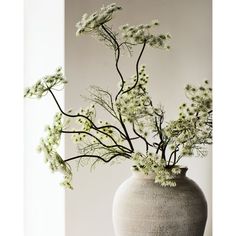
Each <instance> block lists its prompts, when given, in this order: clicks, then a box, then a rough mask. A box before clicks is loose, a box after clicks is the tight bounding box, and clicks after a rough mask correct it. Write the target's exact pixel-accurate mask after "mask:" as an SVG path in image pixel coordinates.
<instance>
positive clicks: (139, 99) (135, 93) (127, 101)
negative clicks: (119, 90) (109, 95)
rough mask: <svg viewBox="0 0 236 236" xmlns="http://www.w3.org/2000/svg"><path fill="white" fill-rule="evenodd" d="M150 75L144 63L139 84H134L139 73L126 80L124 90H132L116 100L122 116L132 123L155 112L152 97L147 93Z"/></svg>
mask: <svg viewBox="0 0 236 236" xmlns="http://www.w3.org/2000/svg"><path fill="white" fill-rule="evenodd" d="M148 79H149V76H148V75H147V74H146V71H145V66H144V65H143V66H142V68H141V70H140V71H139V79H138V83H137V85H136V86H135V87H134V88H132V86H134V84H135V83H136V81H137V75H135V76H133V77H131V78H130V80H127V81H125V86H124V89H123V90H124V91H128V90H129V89H130V88H132V89H131V90H130V91H128V92H125V93H123V94H122V95H120V96H119V97H118V99H117V102H116V107H117V110H118V112H119V113H120V114H122V117H124V118H125V120H127V121H128V122H130V123H132V122H134V121H137V120H139V119H141V118H143V117H146V116H147V115H151V114H153V109H152V107H151V106H150V100H151V99H150V97H149V96H148V93H147V83H148Z"/></svg>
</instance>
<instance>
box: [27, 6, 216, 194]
mask: <svg viewBox="0 0 236 236" xmlns="http://www.w3.org/2000/svg"><path fill="white" fill-rule="evenodd" d="M120 10H121V7H119V6H117V5H116V4H115V3H113V4H110V5H108V6H106V7H102V8H101V10H100V11H99V12H95V13H93V14H91V15H90V16H89V15H87V14H84V15H83V17H82V19H81V20H80V21H79V22H78V23H77V24H76V27H77V32H76V35H77V36H81V35H85V34H91V35H92V36H94V37H96V38H97V39H98V40H99V41H102V42H104V44H105V45H106V46H108V47H109V48H111V49H112V50H113V51H114V55H115V69H116V71H117V73H118V75H119V78H120V82H119V87H118V91H117V93H116V94H115V96H114V95H113V94H111V93H110V92H109V91H106V90H104V89H102V88H100V87H97V86H92V87H91V89H90V96H89V97H88V100H89V101H90V102H91V105H90V106H89V107H87V108H82V109H80V111H79V112H73V111H72V110H69V111H67V112H65V111H63V109H62V108H61V106H60V104H59V103H58V101H57V99H56V96H55V94H54V90H55V89H58V88H59V87H61V86H62V87H63V86H64V84H66V83H67V81H66V79H65V76H64V75H63V72H62V69H61V68H58V69H57V70H56V72H55V74H53V75H50V76H46V77H44V78H42V79H40V80H39V81H38V82H36V83H35V84H34V85H33V86H32V87H30V88H26V91H25V97H30V98H31V97H37V98H41V97H42V96H45V95H46V94H48V93H49V94H50V95H51V96H52V98H53V99H54V100H55V102H56V104H57V106H58V108H59V112H58V113H57V114H56V115H55V117H54V122H53V124H52V125H50V126H47V128H46V132H47V136H46V137H45V138H43V139H42V140H41V143H40V145H39V148H38V149H39V151H42V152H43V153H44V156H45V159H46V162H47V163H48V164H49V166H50V168H51V170H52V171H60V172H62V173H63V174H64V181H63V183H62V184H63V185H64V186H65V187H68V188H71V189H72V185H71V180H72V171H71V167H70V164H69V163H70V161H72V160H79V162H78V163H79V165H80V164H81V163H82V162H83V160H86V163H87V164H90V165H91V166H92V167H93V166H96V164H97V163H100V162H104V163H109V162H114V161H115V160H117V159H119V160H125V159H129V160H132V161H133V163H134V166H133V168H135V169H136V170H138V171H141V172H144V173H146V174H148V173H150V172H151V173H155V176H156V178H155V182H157V183H159V184H161V185H162V186H175V185H176V183H175V181H174V177H175V176H176V175H178V174H180V173H181V168H180V166H179V165H178V164H179V161H180V160H181V159H182V158H183V157H185V156H193V155H202V156H204V155H205V154H206V153H205V151H204V145H208V144H211V143H212V89H211V87H210V86H209V84H208V81H205V82H204V84H203V85H202V86H199V87H197V86H193V85H187V86H186V88H185V93H186V97H187V101H186V102H185V103H183V104H181V105H180V107H179V115H178V117H177V118H176V119H175V120H171V121H169V122H166V121H165V111H164V109H163V108H162V107H161V106H155V105H154V104H153V101H152V99H151V97H150V95H149V93H148V88H147V85H148V81H149V76H148V74H147V72H146V67H145V66H144V65H142V66H140V60H141V57H142V55H143V52H144V50H145V48H146V47H147V46H149V47H152V48H157V49H161V50H169V49H170V46H169V45H168V42H169V40H170V39H171V36H170V35H169V34H158V33H157V32H156V31H157V28H158V26H159V22H158V20H153V21H152V22H151V23H150V24H145V25H144V24H141V25H137V26H130V25H128V24H126V25H123V26H121V27H120V29H119V32H116V31H114V30H113V29H112V28H111V27H110V26H109V25H108V22H109V21H111V19H112V18H113V15H114V13H115V12H117V11H120ZM134 47H140V52H139V55H138V58H137V61H136V66H135V73H134V75H133V76H132V77H130V78H124V76H123V75H122V72H121V70H120V68H119V61H120V55H121V51H128V52H129V53H130V54H131V55H132V49H133V48H134ZM97 107H101V108H102V109H104V110H105V111H106V112H107V114H108V115H109V116H110V117H111V118H112V121H111V122H110V121H108V120H106V121H104V120H102V121H98V120H97V119H96V115H97V114H96V109H97ZM62 134H70V135H71V138H72V141H73V142H74V143H75V145H76V146H77V147H78V152H79V153H78V155H76V156H74V157H71V158H67V159H64V158H62V157H61V156H60V154H59V153H58V151H57V148H58V146H59V144H60V139H61V136H62ZM136 140H141V142H143V145H144V147H145V151H144V152H143V153H141V152H139V151H137V150H136V147H135V142H136Z"/></svg>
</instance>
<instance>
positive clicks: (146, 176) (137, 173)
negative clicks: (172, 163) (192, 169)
mask: <svg viewBox="0 0 236 236" xmlns="http://www.w3.org/2000/svg"><path fill="white" fill-rule="evenodd" d="M180 169H181V173H180V174H178V175H176V176H175V179H179V178H184V177H186V172H187V170H188V168H187V167H181V168H180ZM131 171H132V174H133V176H134V177H135V178H140V179H152V180H154V179H155V176H156V174H155V173H153V172H150V173H148V174H145V173H143V172H141V171H138V170H136V169H134V168H131Z"/></svg>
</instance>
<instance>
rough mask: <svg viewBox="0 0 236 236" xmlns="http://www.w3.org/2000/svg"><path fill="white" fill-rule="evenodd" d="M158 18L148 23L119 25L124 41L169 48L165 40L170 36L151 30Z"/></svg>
mask: <svg viewBox="0 0 236 236" xmlns="http://www.w3.org/2000/svg"><path fill="white" fill-rule="evenodd" d="M158 25H159V22H158V20H153V21H152V22H151V23H150V24H146V25H143V24H141V25H137V26H129V24H126V25H123V26H121V27H120V28H121V30H122V35H123V38H124V40H125V41H126V42H128V43H131V44H134V45H136V44H144V43H146V44H148V45H149V46H151V47H156V48H160V49H169V48H170V46H169V45H167V41H168V40H169V39H170V38H171V36H170V34H159V35H156V34H153V33H152V32H151V30H152V29H153V28H154V27H156V26H158Z"/></svg>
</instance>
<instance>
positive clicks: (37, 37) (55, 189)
mask: <svg viewBox="0 0 236 236" xmlns="http://www.w3.org/2000/svg"><path fill="white" fill-rule="evenodd" d="M12 30H14V29H12ZM24 46H25V49H24V50H25V86H30V85H32V84H33V83H34V82H35V81H36V80H38V79H39V78H41V77H42V76H44V75H46V74H51V73H54V71H55V69H56V67H58V66H63V65H64V1H63V0H50V1H48V0H40V1H38V0H25V45H24ZM57 96H58V98H59V100H60V102H61V103H62V104H63V100H64V98H63V93H62V92H61V93H58V95H57ZM56 111H57V107H56V105H55V104H54V102H53V100H52V98H51V97H49V96H48V97H45V98H43V99H41V100H34V99H32V100H29V99H27V100H25V118H24V122H25V123H24V130H25V132H24V139H25V140H24V141H25V142H24V143H25V145H24V150H25V151H24V158H25V205H24V208H25V209H24V212H25V234H24V235H25V236H42V235H43V236H52V235H57V236H64V190H63V188H62V187H61V186H59V182H60V180H61V178H60V177H59V176H56V175H53V174H52V173H50V170H49V168H48V167H47V166H46V165H45V163H44V159H43V156H42V154H38V153H37V152H36V147H37V145H38V143H39V140H40V137H42V136H43V135H45V132H44V127H45V125H46V124H50V123H51V122H52V120H53V116H54V114H55V112H56ZM62 152H63V148H62ZM13 227H14V226H13Z"/></svg>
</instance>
